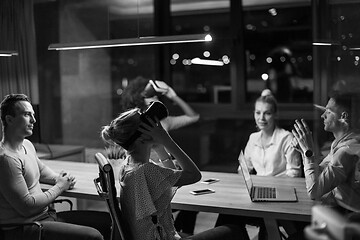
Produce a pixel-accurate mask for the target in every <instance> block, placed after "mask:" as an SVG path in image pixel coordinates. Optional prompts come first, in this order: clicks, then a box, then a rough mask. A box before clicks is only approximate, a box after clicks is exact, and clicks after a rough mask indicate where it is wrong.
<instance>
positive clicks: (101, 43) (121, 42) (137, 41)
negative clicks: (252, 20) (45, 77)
mask: <svg viewBox="0 0 360 240" xmlns="http://www.w3.org/2000/svg"><path fill="white" fill-rule="evenodd" d="M139 9H140V3H139V0H138V1H137V15H138V37H137V38H126V39H110V40H98V41H89V42H72V43H53V44H50V45H49V47H48V50H81V49H96V48H110V47H131V46H148V45H160V44H174V43H196V42H210V41H212V37H211V35H210V34H189V35H170V36H147V37H140V34H139Z"/></svg>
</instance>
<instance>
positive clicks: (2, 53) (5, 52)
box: [0, 50, 19, 57]
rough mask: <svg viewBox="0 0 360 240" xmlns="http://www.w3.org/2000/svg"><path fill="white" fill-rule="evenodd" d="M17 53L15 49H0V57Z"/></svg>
mask: <svg viewBox="0 0 360 240" xmlns="http://www.w3.org/2000/svg"><path fill="white" fill-rule="evenodd" d="M17 55H19V54H18V52H17V51H9V50H0V57H12V56H17Z"/></svg>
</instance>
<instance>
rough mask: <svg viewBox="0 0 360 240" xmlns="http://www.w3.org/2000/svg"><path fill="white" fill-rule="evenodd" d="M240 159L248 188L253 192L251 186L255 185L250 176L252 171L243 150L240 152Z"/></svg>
mask: <svg viewBox="0 0 360 240" xmlns="http://www.w3.org/2000/svg"><path fill="white" fill-rule="evenodd" d="M238 160H239V164H240V169H241V172H242V175H243V176H244V179H245V185H246V188H247V190H248V191H249V193H250V194H251V188H252V186H253V183H252V180H251V176H250V173H249V169H248V167H247V165H246V161H245V156H244V153H243V151H242V150H241V152H240V155H239V159H238Z"/></svg>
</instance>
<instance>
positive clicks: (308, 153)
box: [304, 149, 314, 158]
mask: <svg viewBox="0 0 360 240" xmlns="http://www.w3.org/2000/svg"><path fill="white" fill-rule="evenodd" d="M304 155H305V157H307V158H310V157H313V156H314V152H313V151H312V150H311V149H308V150H306V151H305V153H304Z"/></svg>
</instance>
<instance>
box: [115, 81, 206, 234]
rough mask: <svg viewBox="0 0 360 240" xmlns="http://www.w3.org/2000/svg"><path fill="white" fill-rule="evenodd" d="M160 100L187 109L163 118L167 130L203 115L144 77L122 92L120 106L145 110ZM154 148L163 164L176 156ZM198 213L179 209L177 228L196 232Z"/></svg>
mask: <svg viewBox="0 0 360 240" xmlns="http://www.w3.org/2000/svg"><path fill="white" fill-rule="evenodd" d="M159 100H161V101H162V100H163V101H164V102H165V103H166V102H167V101H168V100H169V101H171V102H172V103H173V104H174V105H176V106H178V107H179V108H180V109H181V110H182V112H183V114H181V115H177V116H168V117H166V118H164V119H162V120H161V125H162V126H163V128H164V129H165V130H166V131H171V130H175V129H178V128H181V127H185V126H188V125H190V124H193V123H195V122H197V121H198V120H199V118H200V115H199V114H198V113H197V112H195V111H194V110H193V109H192V108H191V107H190V105H189V104H187V103H186V102H185V101H184V100H183V99H182V98H180V97H179V96H178V95H177V94H176V92H175V91H174V90H173V89H172V88H171V87H170V86H168V85H167V84H166V83H165V82H163V81H158V80H149V79H146V78H144V77H137V78H135V79H133V80H131V81H130V82H129V84H128V86H127V87H126V88H125V89H124V92H123V93H122V94H121V100H120V106H121V109H122V111H126V110H128V109H130V108H135V107H137V108H140V109H141V110H145V109H146V108H147V107H148V106H149V104H150V103H151V102H152V101H159ZM154 150H155V151H152V154H151V155H150V158H151V159H152V160H153V161H155V162H157V163H159V161H158V160H164V159H168V158H169V157H170V158H172V157H171V156H170V155H169V154H168V153H167V152H166V150H165V149H164V148H163V147H162V146H161V145H156V146H154ZM162 163H163V164H164V163H166V165H165V166H166V167H169V165H171V164H172V162H170V161H162ZM160 164H161V163H160ZM197 213H198V212H194V211H179V213H178V214H177V216H176V219H175V226H176V229H177V230H178V231H182V232H186V233H189V234H192V233H193V232H194V227H195V222H196V215H197Z"/></svg>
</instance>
